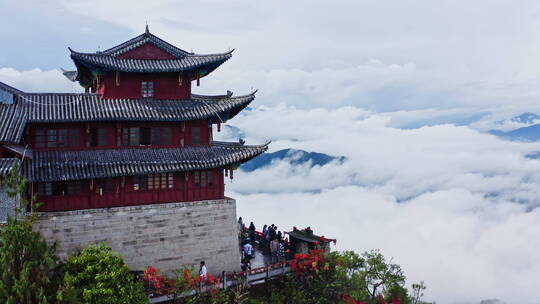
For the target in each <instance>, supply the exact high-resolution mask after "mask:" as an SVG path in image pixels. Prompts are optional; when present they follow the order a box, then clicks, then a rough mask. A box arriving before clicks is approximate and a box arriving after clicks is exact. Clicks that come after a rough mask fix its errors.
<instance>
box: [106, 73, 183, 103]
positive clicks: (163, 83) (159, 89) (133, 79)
mask: <svg viewBox="0 0 540 304" xmlns="http://www.w3.org/2000/svg"><path fill="white" fill-rule="evenodd" d="M178 75H179V74H178V73H119V76H118V84H117V82H116V72H108V73H105V75H104V76H103V80H102V83H101V87H100V93H101V95H102V97H103V98H104V99H113V98H126V99H138V98H142V94H141V82H142V81H153V82H154V97H153V98H154V99H190V98H191V77H189V76H188V75H185V74H183V75H182V76H180V77H181V78H182V80H181V83H180V82H179V79H178V77H179V76H178Z"/></svg>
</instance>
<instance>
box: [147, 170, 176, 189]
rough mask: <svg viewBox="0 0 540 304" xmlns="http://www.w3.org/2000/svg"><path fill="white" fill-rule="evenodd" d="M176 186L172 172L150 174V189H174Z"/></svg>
mask: <svg viewBox="0 0 540 304" xmlns="http://www.w3.org/2000/svg"><path fill="white" fill-rule="evenodd" d="M173 187H174V177H173V174H172V173H160V174H150V175H148V189H149V190H157V189H172V188H173Z"/></svg>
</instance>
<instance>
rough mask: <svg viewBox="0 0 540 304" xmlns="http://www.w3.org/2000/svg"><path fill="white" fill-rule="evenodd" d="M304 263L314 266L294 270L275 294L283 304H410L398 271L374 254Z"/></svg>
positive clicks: (311, 258) (340, 255)
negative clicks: (285, 301) (396, 303)
mask: <svg viewBox="0 0 540 304" xmlns="http://www.w3.org/2000/svg"><path fill="white" fill-rule="evenodd" d="M316 254H318V253H316ZM303 256H304V257H305V256H306V255H303ZM297 258H298V257H297ZM308 260H309V263H307V264H306V265H308V266H309V265H310V263H312V262H315V263H314V264H313V265H312V266H311V267H308V268H305V267H304V268H302V267H296V266H295V267H294V268H295V269H296V270H297V271H296V273H295V274H289V275H288V276H286V277H285V279H284V280H283V287H282V288H281V290H280V291H279V293H280V294H281V295H282V296H283V298H284V299H287V303H295V304H303V303H337V302H339V301H340V300H339V299H346V300H344V301H343V302H345V303H359V302H363V303H367V304H375V303H380V302H381V301H384V300H385V301H387V302H391V301H392V300H398V301H399V302H400V303H401V304H408V303H411V297H409V295H408V291H407V289H406V288H405V287H404V285H405V275H404V274H403V271H402V270H401V267H400V266H399V265H397V264H395V263H393V262H392V261H387V260H386V259H385V257H384V256H383V255H382V254H381V253H380V252H379V251H378V250H372V251H367V252H364V253H363V254H362V255H358V254H357V253H355V252H352V251H345V252H343V253H336V252H333V253H330V254H328V255H326V256H324V257H323V256H318V257H317V258H314V256H313V253H312V254H311V255H309V256H308ZM300 265H301V264H300ZM293 266H294V263H293ZM298 269H300V271H298ZM306 269H307V270H308V271H306ZM276 297H277V296H276ZM276 303H277V302H276Z"/></svg>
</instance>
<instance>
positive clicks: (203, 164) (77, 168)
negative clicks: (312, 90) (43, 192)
mask: <svg viewBox="0 0 540 304" xmlns="http://www.w3.org/2000/svg"><path fill="white" fill-rule="evenodd" d="M267 149H268V146H267V144H266V145H258V146H244V145H241V144H238V143H223V142H214V143H213V144H212V145H211V146H201V147H184V148H159V149H155V148H140V149H121V150H120V149H119V150H115V149H109V150H85V151H42V152H38V151H34V152H33V159H32V160H31V161H30V162H28V163H25V167H24V169H23V172H24V175H25V177H26V178H27V179H28V180H30V181H40V182H47V181H59V180H77V179H90V178H103V177H115V176H131V175H139V174H152V173H164V172H179V171H191V170H205V169H211V168H220V167H224V166H227V165H232V164H239V163H242V162H245V161H248V160H250V159H251V158H253V157H255V156H257V155H259V154H261V153H263V152H265V151H266V150H267Z"/></svg>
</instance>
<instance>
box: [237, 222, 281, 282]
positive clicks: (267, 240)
mask: <svg viewBox="0 0 540 304" xmlns="http://www.w3.org/2000/svg"><path fill="white" fill-rule="evenodd" d="M238 228H239V233H240V234H239V236H240V241H241V245H242V260H241V263H240V267H241V268H242V270H244V271H245V270H249V269H251V262H250V261H251V259H253V258H254V250H255V248H254V246H256V247H257V248H258V249H259V250H262V251H263V252H264V253H267V254H269V255H270V256H271V260H272V262H273V263H274V262H277V261H280V260H283V259H286V258H287V256H288V254H289V253H290V248H289V242H288V240H287V239H285V237H284V234H283V233H282V232H281V231H280V230H278V227H277V226H276V225H274V224H272V225H270V226H268V225H264V226H263V228H262V231H261V232H260V233H259V232H257V230H256V228H255V224H254V223H253V222H250V223H249V226H248V227H246V225H245V224H244V222H243V220H242V217H240V218H239V219H238Z"/></svg>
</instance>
